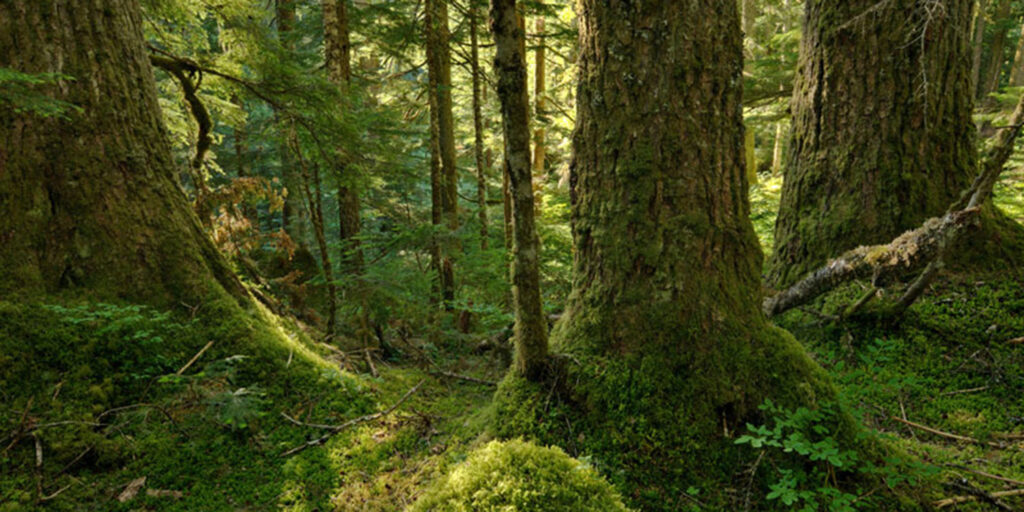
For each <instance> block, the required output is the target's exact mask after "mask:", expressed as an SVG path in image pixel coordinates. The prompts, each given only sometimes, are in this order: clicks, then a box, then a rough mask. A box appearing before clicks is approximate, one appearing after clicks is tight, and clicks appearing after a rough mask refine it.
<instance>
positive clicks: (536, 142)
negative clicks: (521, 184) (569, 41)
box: [533, 14, 548, 176]
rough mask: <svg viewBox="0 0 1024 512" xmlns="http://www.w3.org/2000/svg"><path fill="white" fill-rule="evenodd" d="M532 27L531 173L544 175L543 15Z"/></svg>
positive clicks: (544, 92)
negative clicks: (534, 46)
mask: <svg viewBox="0 0 1024 512" xmlns="http://www.w3.org/2000/svg"><path fill="white" fill-rule="evenodd" d="M534 27H535V28H536V30H537V49H536V51H535V52H534V57H533V58H534V61H535V62H534V66H535V70H534V75H533V104H534V108H535V109H536V110H535V111H536V114H537V117H536V119H535V122H536V126H537V128H536V129H535V130H534V131H533V148H534V149H533V174H534V175H536V176H543V175H544V159H545V157H546V156H547V145H546V144H545V138H546V137H547V132H546V130H545V123H547V116H548V114H547V106H546V105H545V99H544V95H545V94H546V92H547V91H546V89H547V87H546V84H545V75H546V73H547V70H546V62H545V60H546V59H547V56H546V53H547V51H546V48H545V47H544V16H543V14H539V15H538V16H537V20H536V21H535V22H534Z"/></svg>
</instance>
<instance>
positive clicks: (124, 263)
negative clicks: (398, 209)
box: [0, 0, 251, 307]
mask: <svg viewBox="0 0 1024 512" xmlns="http://www.w3.org/2000/svg"><path fill="white" fill-rule="evenodd" d="M0 34H3V36H2V37H0V67H2V68H10V69H15V70H18V71H21V72H25V73H61V74H65V75H70V76H72V77H74V78H75V79H74V80H68V81H63V82H62V83H61V84H60V85H59V86H55V87H52V88H49V90H47V91H46V92H47V93H48V94H50V95H52V96H54V97H55V98H57V99H60V100H63V101H66V102H69V103H72V104H75V105H78V106H80V107H82V110H81V111H79V112H71V113H69V117H68V119H61V118H56V117H50V118H40V117H35V116H33V115H32V114H31V113H18V112H14V111H12V110H10V109H3V110H0V141H3V142H2V143H0V295H3V296H8V297H10V296H12V295H15V294H25V295H30V296H31V295H41V294H47V293H58V292H66V291H72V292H75V291H79V292H85V293H87V294H88V295H89V296H90V297H93V298H98V299H102V300H125V299H127V300H133V301H141V302H146V303H149V304H153V305H157V306H161V307H179V306H180V304H182V303H185V304H190V305H199V304H204V305H205V304H209V303H211V301H215V300H218V298H219V297H227V296H229V295H230V296H231V297H233V299H234V300H233V301H231V302H237V303H238V304H241V305H243V306H244V305H246V304H250V303H251V298H250V296H249V294H248V292H247V291H246V290H245V288H244V287H243V286H242V284H241V282H240V281H239V280H238V279H237V278H236V277H235V275H234V274H233V273H232V271H231V270H230V268H229V267H228V265H227V262H226V261H225V260H224V258H223V256H221V254H220V253H219V252H218V251H217V249H216V248H215V247H214V245H213V243H212V242H211V241H210V239H209V237H208V236H207V235H206V234H205V233H204V231H203V229H202V227H201V225H200V223H199V220H198V218H197V217H196V215H195V214H194V212H193V211H192V209H191V208H190V206H189V204H188V200H187V199H186V198H185V195H184V194H183V193H182V192H181V189H180V187H179V186H178V184H177V182H176V169H175V168H176V165H175V163H174V160H173V158H172V156H171V151H170V144H169V142H168V140H167V135H166V130H165V128H164V126H163V123H162V121H161V119H160V106H159V104H158V103H157V93H156V84H155V81H154V79H153V72H152V69H151V67H150V61H149V57H148V55H147V53H146V50H145V47H144V39H143V34H142V15H141V12H140V9H139V5H138V3H137V2H136V1H135V0H88V1H87V0H66V1H64V2H60V6H59V7H58V6H57V5H56V4H55V3H53V2H41V1H37V0H8V1H3V2H0ZM114 57H116V58H114ZM225 292H227V293H225Z"/></svg>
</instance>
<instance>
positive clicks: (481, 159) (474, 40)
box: [469, 0, 490, 251]
mask: <svg viewBox="0 0 1024 512" xmlns="http://www.w3.org/2000/svg"><path fill="white" fill-rule="evenodd" d="M479 18H480V13H479V11H478V10H477V6H476V2H474V1H472V0H471V1H470V5H469V40H470V46H471V48H470V50H471V52H472V54H471V56H470V65H471V67H472V74H473V155H474V156H475V157H476V203H477V215H478V216H479V219H480V249H482V250H485V251H486V250H487V246H488V244H489V240H488V234H487V169H488V168H489V167H490V166H489V164H488V162H487V159H486V157H485V156H484V115H483V91H482V88H483V76H482V75H483V70H481V69H480V41H479V39H480V38H479V26H480V19H479Z"/></svg>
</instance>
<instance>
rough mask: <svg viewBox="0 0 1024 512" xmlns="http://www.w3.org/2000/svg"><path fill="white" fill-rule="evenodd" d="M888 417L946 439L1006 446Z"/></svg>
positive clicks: (1000, 447)
mask: <svg viewBox="0 0 1024 512" xmlns="http://www.w3.org/2000/svg"><path fill="white" fill-rule="evenodd" d="M889 419H891V420H893V421H898V422H900V423H903V424H904V425H909V426H911V427H914V428H916V429H918V430H923V431H925V432H928V433H931V434H935V435H937V436H940V437H945V438H948V439H955V440H957V441H963V442H965V443H974V444H983V445H987V446H991V447H993V448H999V449H1004V448H1006V446H1005V445H1003V444H1001V443H993V442H992V441H980V440H978V439H975V438H973V437H967V436H962V435H959V434H952V433H949V432H944V431H942V430H938V429H934V428H932V427H929V426H927V425H922V424H920V423H914V422H913V421H907V420H905V419H903V418H897V417H896V416H890V417H889Z"/></svg>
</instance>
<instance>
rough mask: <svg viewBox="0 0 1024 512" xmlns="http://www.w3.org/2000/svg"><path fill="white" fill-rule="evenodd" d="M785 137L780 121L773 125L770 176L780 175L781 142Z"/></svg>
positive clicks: (781, 163)
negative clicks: (773, 143)
mask: <svg viewBox="0 0 1024 512" xmlns="http://www.w3.org/2000/svg"><path fill="white" fill-rule="evenodd" d="M785 136H786V133H785V130H784V129H783V127H782V121H779V122H777V123H775V145H774V146H773V147H772V176H778V175H780V174H782V165H783V162H782V141H783V138H784V137H785Z"/></svg>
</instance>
